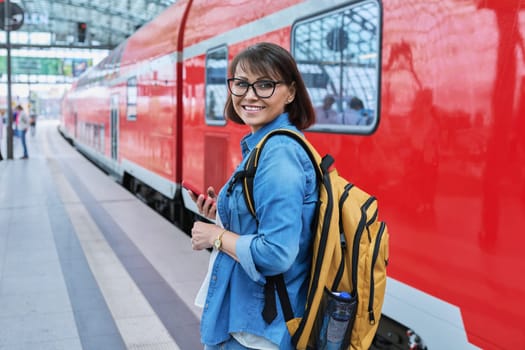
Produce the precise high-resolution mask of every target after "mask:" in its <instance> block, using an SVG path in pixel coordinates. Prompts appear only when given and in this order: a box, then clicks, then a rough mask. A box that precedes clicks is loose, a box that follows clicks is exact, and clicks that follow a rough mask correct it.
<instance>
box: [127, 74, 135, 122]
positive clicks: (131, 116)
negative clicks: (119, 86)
mask: <svg viewBox="0 0 525 350" xmlns="http://www.w3.org/2000/svg"><path fill="white" fill-rule="evenodd" d="M126 95H127V98H126V99H127V112H126V116H127V119H128V120H137V78H135V77H133V78H129V79H128V88H127V90H126Z"/></svg>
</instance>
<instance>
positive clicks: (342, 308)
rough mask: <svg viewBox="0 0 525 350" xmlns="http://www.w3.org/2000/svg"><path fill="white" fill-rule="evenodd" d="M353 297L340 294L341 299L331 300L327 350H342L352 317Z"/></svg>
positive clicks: (344, 293) (343, 293)
mask: <svg viewBox="0 0 525 350" xmlns="http://www.w3.org/2000/svg"><path fill="white" fill-rule="evenodd" d="M350 300H351V296H350V294H348V293H346V292H341V293H339V298H338V299H336V298H334V299H333V300H331V304H332V305H331V306H330V311H331V313H330V318H329V320H328V327H327V329H326V347H325V348H324V349H326V350H340V349H341V350H342V346H343V340H344V339H345V335H346V333H347V332H348V331H349V330H348V324H349V322H350V319H351V317H352V304H351V303H350Z"/></svg>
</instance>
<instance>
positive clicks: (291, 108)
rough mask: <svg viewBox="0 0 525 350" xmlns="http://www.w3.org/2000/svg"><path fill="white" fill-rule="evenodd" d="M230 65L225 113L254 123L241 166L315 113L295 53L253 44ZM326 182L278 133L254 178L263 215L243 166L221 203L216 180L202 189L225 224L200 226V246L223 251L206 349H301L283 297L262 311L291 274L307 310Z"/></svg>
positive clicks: (207, 318)
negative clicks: (251, 207) (270, 292)
mask: <svg viewBox="0 0 525 350" xmlns="http://www.w3.org/2000/svg"><path fill="white" fill-rule="evenodd" d="M229 73H230V76H231V78H230V79H228V88H229V90H230V93H231V94H230V95H229V96H228V100H227V102H226V106H225V115H226V117H227V118H229V119H230V120H232V121H233V122H235V123H238V124H244V125H247V126H248V127H249V129H250V133H249V134H248V135H246V136H245V137H244V138H243V139H242V141H241V152H242V155H243V161H242V162H241V164H240V165H239V166H238V168H237V169H236V171H235V172H237V171H239V170H242V169H243V167H244V162H245V161H246V159H247V157H248V154H249V152H250V151H251V150H252V149H253V148H254V147H255V145H256V144H257V142H258V141H259V140H261V139H262V138H263V137H264V136H265V135H266V134H267V133H268V132H270V131H271V130H274V129H277V128H288V129H292V130H296V131H300V130H303V129H306V128H307V127H309V126H310V125H312V124H313V123H314V122H315V114H314V110H313V107H312V103H311V101H310V98H309V96H308V92H307V90H306V87H305V84H304V82H303V80H302V78H301V75H300V73H299V71H298V69H297V65H296V62H295V60H294V59H293V57H292V56H291V55H290V53H289V52H288V51H286V50H285V49H283V48H282V47H280V46H278V45H275V44H271V43H258V44H255V45H253V46H250V47H248V48H247V49H245V50H244V51H242V52H241V53H239V54H238V55H237V56H236V57H235V58H234V59H233V61H232V62H231V65H230V72H229ZM317 190H318V187H317V181H316V174H315V171H314V168H313V165H312V163H311V161H310V159H309V158H308V156H307V154H306V152H305V151H304V150H303V148H302V147H301V146H300V145H299V144H298V143H297V142H295V141H294V140H293V139H292V138H290V137H288V136H284V135H277V136H274V137H272V138H270V139H269V140H268V142H267V143H266V145H265V147H264V149H263V151H262V153H261V156H260V161H259V165H258V169H257V174H256V176H255V179H254V189H253V195H254V201H255V211H256V218H254V217H253V216H252V215H251V214H250V212H249V211H248V208H247V206H246V203H245V201H244V197H243V192H242V185H241V183H240V182H239V181H238V182H235V180H234V177H233V174H232V177H231V178H230V180H229V182H228V183H227V184H226V185H225V186H224V187H223V188H222V190H221V191H220V193H219V196H218V198H216V199H217V202H215V198H214V197H215V191H214V189H213V188H211V187H210V188H209V189H208V197H207V198H205V196H203V195H199V196H198V197H197V196H195V195H193V199H194V200H195V201H196V203H197V206H198V208H199V210H200V212H201V213H202V214H203V215H205V216H207V217H209V218H212V219H220V222H222V224H223V225H224V229H223V228H221V227H220V226H217V225H215V224H209V223H204V222H200V221H198V222H195V224H194V226H193V229H192V246H193V249H195V250H202V249H206V248H210V247H215V248H214V249H218V250H219V254H218V255H217V257H216V260H215V263H214V265H213V269H212V271H211V274H212V278H211V279H210V281H211V282H210V284H209V289H208V293H207V298H206V303H205V307H204V310H203V314H202V319H201V340H202V342H203V343H204V344H205V349H208V350H213V349H293V348H294V347H293V345H292V342H291V336H290V334H289V333H288V330H287V328H286V324H285V322H284V319H283V315H282V312H281V310H280V307H279V305H278V306H277V310H276V311H277V316H276V318H275V319H274V320H273V321H271V322H269V323H267V322H266V321H265V320H264V319H263V317H262V310H263V306H264V300H265V299H264V285H265V281H266V279H265V276H273V275H277V274H280V273H283V274H284V278H285V283H286V287H287V291H288V294H289V296H290V300H291V304H292V308H293V311H294V314H295V316H296V317H300V316H302V314H303V312H304V305H305V303H306V291H307V290H308V282H309V281H308V276H309V271H310V263H311V254H310V251H311V241H312V239H311V238H312V232H311V222H312V218H313V215H314V212H315V207H316V202H317V199H318V194H317ZM217 216H218V217H217ZM276 299H277V300H278V297H277V296H276Z"/></svg>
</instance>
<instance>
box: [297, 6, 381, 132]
mask: <svg viewBox="0 0 525 350" xmlns="http://www.w3.org/2000/svg"><path fill="white" fill-rule="evenodd" d="M379 30H380V7H379V4H378V3H377V2H376V1H362V2H358V3H353V4H351V5H349V6H345V7H343V8H338V9H336V10H333V11H330V12H326V13H322V14H320V15H316V16H314V17H310V18H306V19H302V20H300V21H298V22H297V23H295V24H294V25H293V28H292V53H293V55H294V57H295V59H296V60H297V64H298V67H299V70H300V71H301V74H302V75H303V77H304V79H305V83H306V85H307V88H308V92H309V93H310V97H311V98H312V102H313V104H314V106H315V110H316V118H317V122H316V124H315V125H314V126H313V127H312V128H311V130H312V131H315V130H323V131H333V132H343V133H362V134H364V133H370V132H371V131H373V130H374V129H375V127H376V125H377V122H378V105H379V73H380V62H379V58H380V56H379V35H380V33H379Z"/></svg>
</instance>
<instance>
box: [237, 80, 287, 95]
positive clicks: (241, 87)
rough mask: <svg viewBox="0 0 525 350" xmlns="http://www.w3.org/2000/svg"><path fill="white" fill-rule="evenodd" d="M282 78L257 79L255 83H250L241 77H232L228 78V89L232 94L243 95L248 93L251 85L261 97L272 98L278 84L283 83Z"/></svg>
mask: <svg viewBox="0 0 525 350" xmlns="http://www.w3.org/2000/svg"><path fill="white" fill-rule="evenodd" d="M282 83H284V81H282V80H257V81H256V82H255V83H252V84H250V83H248V82H247V81H246V80H243V79H239V78H230V79H228V89H230V92H231V93H232V95H234V96H237V97H241V96H244V95H246V93H248V89H249V88H250V86H251V87H252V89H253V92H254V93H255V95H257V97H259V98H270V97H272V95H273V93H274V92H275V87H276V86H277V84H282Z"/></svg>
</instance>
